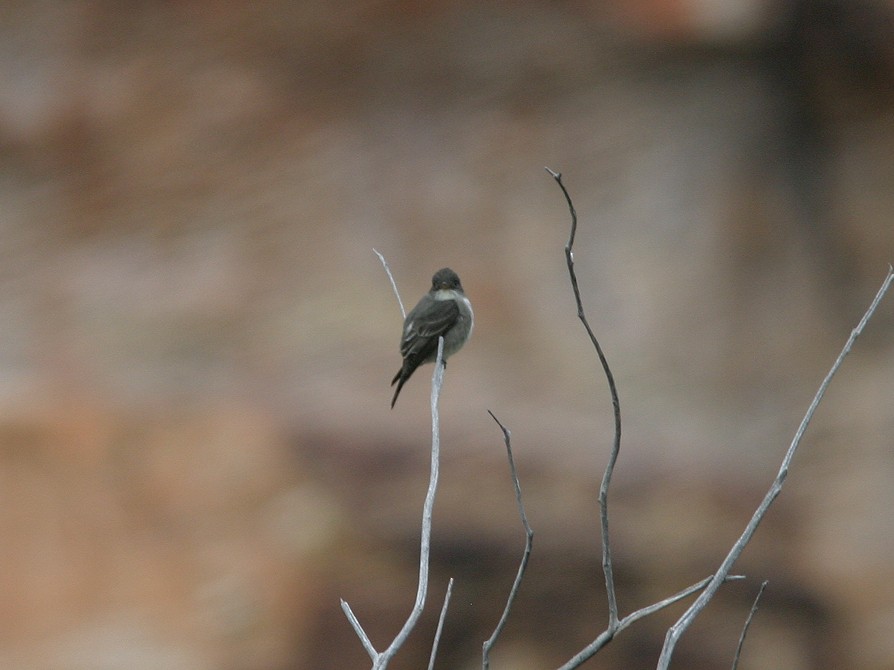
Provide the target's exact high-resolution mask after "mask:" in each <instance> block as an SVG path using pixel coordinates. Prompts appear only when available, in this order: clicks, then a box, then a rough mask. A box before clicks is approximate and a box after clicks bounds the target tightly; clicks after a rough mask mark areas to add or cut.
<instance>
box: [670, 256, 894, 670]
mask: <svg viewBox="0 0 894 670" xmlns="http://www.w3.org/2000/svg"><path fill="white" fill-rule="evenodd" d="M892 279H894V269H892V268H891V267H890V266H889V267H888V274H887V276H886V277H885V280H884V282H882V285H881V288H879V290H878V293H876V295H875V298H874V299H873V301H872V304H871V305H870V306H869V309H867V310H866V313H865V314H863V318H862V319H860V323H859V324H857V327H856V328H854V329H853V330H852V331H851V334H850V337H849V338H848V339H847V342H846V343H845V345H844V348H843V349H842V350H841V353H839V354H838V358H837V359H836V360H835V363H833V364H832V367H831V368H830V369H829V372H828V373H827V374H826V377H825V379H823V382H822V384H820V386H819V389H818V390H817V392H816V395H815V396H814V397H813V401H812V402H811V403H810V407H808V409H807V413H806V414H805V415H804V418H803V419H802V420H801V425H800V426H798V430H797V432H796V433H795V436H794V438H793V439H792V442H791V445H789V448H788V451H787V452H786V454H785V457H784V458H783V459H782V465H781V466H780V468H779V473H778V474H777V475H776V478H775V479H774V480H773V483H772V484H771V486H770V489H769V490H768V491H767V494H766V495H765V496H764V499H763V500H762V501H761V503H760V505H759V506H758V508H757V509H756V510H755V512H754V514H753V515H752V517H751V520H750V521H749V522H748V525H747V526H746V527H745V530H744V531H743V532H742V535H741V536H740V537H739V539H738V540H736V543H735V544H734V545H733V546H732V549H730V552H729V553H728V554H727V556H726V558H725V559H723V562H722V563H721V564H720V567H719V568H718V570H717V572H716V573H715V575H714V577H712V578H711V581H710V583H709V584H708V585H707V587H706V588H705V590H704V591H702V593H701V595H699V597H698V598H696V600H695V602H694V603H692V605H690V606H689V609H687V610H686V612H684V613H683V615H682V616H681V617H680V618H679V619H678V620H677V622H676V623H675V624H674V625H673V626H671V627H670V628H669V629H668V631H667V635H666V636H665V638H664V647H663V648H662V650H661V656H660V657H659V659H658V669H659V670H667V668H668V667H669V666H670V661H671V656H672V655H673V653H674V647H676V644H677V642H678V641H679V639H680V637H682V635H683V633H684V632H686V629H687V628H689V626H690V625H691V624H692V622H693V621H694V620H695V617H696V616H698V614H699V613H700V612H701V611H702V610H703V609H704V608H705V606H706V605H707V604H708V602H709V601H710V600H711V598H713V597H714V594H715V593H716V592H717V589H719V588H720V585H721V584H722V583H723V580H724V579H725V578H726V575H728V574H729V571H730V570H731V569H732V567H733V564H734V563H735V562H736V560H737V559H738V558H739V556H740V555H741V553H742V551H743V550H744V549H745V546H746V545H747V544H748V542H749V541H750V540H751V537H752V536H753V535H754V532H755V530H757V527H758V525H759V524H760V522H761V521H762V520H763V518H764V516H765V515H766V513H767V510H768V509H769V508H770V505H772V504H773V501H774V500H775V499H776V497H777V496H778V495H779V493H780V492H781V491H782V485H783V483H784V482H785V479H786V477H787V476H788V470H789V467H790V465H791V462H792V459H793V458H794V456H795V452H796V451H797V450H798V446H799V445H800V444H801V439H802V438H803V437H804V431H806V430H807V426H808V425H809V424H810V421H811V419H812V418H813V414H814V412H816V408H817V407H818V406H819V404H820V401H821V400H822V399H823V396H824V395H825V393H826V389H827V388H828V387H829V384H830V383H831V381H832V377H834V376H835V373H836V372H838V368H839V367H841V363H842V362H843V361H844V359H845V357H846V356H847V355H848V354H849V353H850V351H851V348H852V347H853V346H854V342H856V340H857V338H858V337H859V336H860V333H862V332H863V329H864V328H865V327H866V324H867V323H868V322H869V319H870V318H872V315H873V314H874V313H875V310H876V308H877V307H878V305H879V303H880V302H881V301H882V298H883V297H884V295H885V293H887V291H888V289H889V288H890V286H891V281H892Z"/></svg>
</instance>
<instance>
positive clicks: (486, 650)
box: [482, 410, 534, 670]
mask: <svg viewBox="0 0 894 670" xmlns="http://www.w3.org/2000/svg"><path fill="white" fill-rule="evenodd" d="M487 413H488V414H490V416H491V418H492V419H493V420H494V421H496V422H497V425H498V426H499V427H500V430H501V431H503V441H504V442H505V443H506V454H507V456H508V457H509V471H510V473H511V474H512V484H513V486H514V487H515V501H516V503H517V504H518V513H519V516H521V521H522V525H523V526H524V527H525V551H524V553H523V554H522V559H521V563H520V564H519V566H518V573H517V574H516V575H515V581H514V582H513V583H512V588H511V589H510V591H509V598H508V599H507V600H506V607H505V608H504V609H503V614H502V615H501V616H500V621H499V622H498V623H497V627H496V628H495V629H494V632H493V635H491V636H490V638H489V639H488V640H487V641H486V642H485V643H484V646H483V649H482V667H483V668H484V670H487V669H488V668H489V667H490V650H491V648H492V647H493V646H494V644H495V643H496V641H497V638H498V637H499V636H500V633H502V632H503V628H504V627H505V626H506V620H507V619H508V618H509V612H510V610H511V609H512V604H513V603H514V602H515V598H516V597H517V596H518V590H519V587H520V586H521V582H522V579H523V578H524V576H525V570H527V567H528V560H529V559H530V558H531V549H532V547H533V545H534V531H533V530H531V526H530V524H529V523H528V515H527V514H525V505H524V503H523V502H522V494H521V485H520V484H519V481H518V472H517V471H516V469H515V459H514V458H512V443H511V437H512V433H510V432H509V429H508V428H506V426H504V425H503V424H502V423H500V420H499V419H498V418H497V417H496V416H494V413H493V412H491V411H490V410H487Z"/></svg>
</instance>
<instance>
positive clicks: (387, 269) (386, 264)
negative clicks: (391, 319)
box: [373, 249, 407, 319]
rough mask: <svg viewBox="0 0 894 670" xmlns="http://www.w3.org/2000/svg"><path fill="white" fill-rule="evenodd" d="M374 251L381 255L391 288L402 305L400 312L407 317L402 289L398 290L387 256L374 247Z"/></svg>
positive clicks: (380, 259) (380, 258)
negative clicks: (401, 295) (401, 294)
mask: <svg viewBox="0 0 894 670" xmlns="http://www.w3.org/2000/svg"><path fill="white" fill-rule="evenodd" d="M373 253H374V254H375V255H376V256H378V257H379V261H381V263H382V267H383V268H385V274H387V275H388V281H390V282H391V290H392V291H394V297H395V298H397V304H398V305H400V314H401V316H402V317H403V318H405V319H406V318H407V312H406V310H405V309H404V303H403V300H401V299H400V291H398V290H397V284H396V283H395V281H394V275H392V274H391V268H390V267H388V261H386V260H385V257H384V256H383V255H382V254H380V253H379V252H378V251H376V250H375V249H373Z"/></svg>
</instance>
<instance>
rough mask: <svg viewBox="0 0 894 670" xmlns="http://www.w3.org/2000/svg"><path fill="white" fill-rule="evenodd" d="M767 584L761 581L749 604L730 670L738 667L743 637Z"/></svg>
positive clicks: (746, 633)
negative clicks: (752, 600)
mask: <svg viewBox="0 0 894 670" xmlns="http://www.w3.org/2000/svg"><path fill="white" fill-rule="evenodd" d="M768 583H769V582H768V581H767V580H766V579H765V580H764V581H763V583H762V584H761V587H760V589H759V590H758V592H757V595H756V596H755V597H754V602H753V603H751V611H750V612H748V617H747V618H746V619H745V625H744V626H742V634H741V635H739V644H737V645H736V655H735V656H733V665H732V670H736V668H738V667H739V657H740V656H741V655H742V646H743V645H744V644H745V636H746V635H748V629H749V628H750V627H751V620H752V619H754V615H755V613H756V612H757V604H758V602H760V599H761V596H762V595H764V589H765V588H767V584H768Z"/></svg>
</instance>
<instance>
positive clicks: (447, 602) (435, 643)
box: [428, 577, 453, 670]
mask: <svg viewBox="0 0 894 670" xmlns="http://www.w3.org/2000/svg"><path fill="white" fill-rule="evenodd" d="M451 595H453V577H451V578H450V581H449V582H447V593H445V594H444V605H443V606H442V607H441V616H439V617H438V629H437V630H436V631H435V639H434V641H433V642H432V644H431V657H430V658H429V659H428V670H434V667H435V656H437V655H438V644H439V643H440V642H441V633H442V632H443V630H444V619H445V618H446V617H447V608H448V607H449V606H450V596H451Z"/></svg>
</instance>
